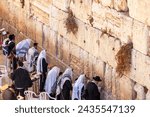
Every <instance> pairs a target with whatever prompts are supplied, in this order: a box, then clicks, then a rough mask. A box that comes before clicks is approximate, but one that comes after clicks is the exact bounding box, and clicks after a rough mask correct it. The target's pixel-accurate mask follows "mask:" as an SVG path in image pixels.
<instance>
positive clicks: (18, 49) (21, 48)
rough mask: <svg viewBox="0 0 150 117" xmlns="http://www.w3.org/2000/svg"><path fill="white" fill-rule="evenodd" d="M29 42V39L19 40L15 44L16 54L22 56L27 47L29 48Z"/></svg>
mask: <svg viewBox="0 0 150 117" xmlns="http://www.w3.org/2000/svg"><path fill="white" fill-rule="evenodd" d="M30 44H31V39H25V40H22V41H20V42H19V43H18V44H17V45H16V54H17V56H19V57H23V56H24V55H25V54H26V53H27V51H28V49H29V48H30Z"/></svg>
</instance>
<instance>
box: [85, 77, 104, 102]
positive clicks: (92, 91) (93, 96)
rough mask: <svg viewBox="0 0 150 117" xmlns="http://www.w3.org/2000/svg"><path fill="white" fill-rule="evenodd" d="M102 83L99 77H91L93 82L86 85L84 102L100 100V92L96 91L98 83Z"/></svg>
mask: <svg viewBox="0 0 150 117" xmlns="http://www.w3.org/2000/svg"><path fill="white" fill-rule="evenodd" d="M100 81H102V80H101V78H100V77H99V76H95V77H93V80H92V81H90V82H88V84H87V85H86V89H85V92H84V94H83V97H84V98H85V99H86V100H100V92H99V90H98V83H99V82H100Z"/></svg>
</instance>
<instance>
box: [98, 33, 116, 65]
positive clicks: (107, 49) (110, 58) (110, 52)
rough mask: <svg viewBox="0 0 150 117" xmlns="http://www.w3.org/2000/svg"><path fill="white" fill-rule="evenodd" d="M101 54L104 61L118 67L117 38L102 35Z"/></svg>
mask: <svg viewBox="0 0 150 117" xmlns="http://www.w3.org/2000/svg"><path fill="white" fill-rule="evenodd" d="M99 56H100V57H101V59H102V60H103V61H104V62H106V63H108V64H109V65H111V66H112V67H116V65H117V64H116V60H115V38H113V37H108V35H106V34H104V35H102V36H101V38H100V49H99Z"/></svg>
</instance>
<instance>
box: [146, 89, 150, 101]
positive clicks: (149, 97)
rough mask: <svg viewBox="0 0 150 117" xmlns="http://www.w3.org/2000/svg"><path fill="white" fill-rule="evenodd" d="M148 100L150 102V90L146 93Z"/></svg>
mask: <svg viewBox="0 0 150 117" xmlns="http://www.w3.org/2000/svg"><path fill="white" fill-rule="evenodd" d="M146 100H150V90H148V91H147V93H146Z"/></svg>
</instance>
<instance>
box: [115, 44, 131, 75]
mask: <svg viewBox="0 0 150 117" xmlns="http://www.w3.org/2000/svg"><path fill="white" fill-rule="evenodd" d="M132 48H133V43H132V42H130V43H127V44H125V45H123V46H122V47H121V48H120V50H119V51H118V53H117V54H116V60H117V67H116V72H117V73H118V75H119V76H120V77H122V75H123V74H124V73H128V72H129V71H130V68H131V57H132Z"/></svg>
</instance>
